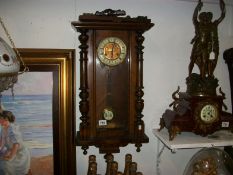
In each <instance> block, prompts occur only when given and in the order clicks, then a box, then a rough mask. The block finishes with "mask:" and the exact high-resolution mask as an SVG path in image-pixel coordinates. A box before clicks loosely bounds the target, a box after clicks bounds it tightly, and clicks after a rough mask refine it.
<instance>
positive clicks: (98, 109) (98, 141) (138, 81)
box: [72, 9, 154, 154]
mask: <svg viewBox="0 0 233 175" xmlns="http://www.w3.org/2000/svg"><path fill="white" fill-rule="evenodd" d="M125 15H126V14H125V12H124V11H122V10H116V11H115V10H111V9H107V10H104V11H102V12H98V11H97V12H96V13H95V14H90V13H86V14H83V15H81V16H79V21H78V22H72V25H73V26H74V27H75V28H76V29H77V31H78V32H79V33H80V36H79V41H80V43H81V45H80V46H79V48H80V50H81V51H80V94H79V96H80V99H81V101H80V103H79V109H80V112H81V117H80V119H81V123H80V126H79V129H80V130H79V131H78V132H77V145H79V146H82V149H83V150H84V154H86V153H87V151H86V150H87V149H88V147H89V146H96V147H98V148H99V150H100V153H117V152H119V147H122V146H126V145H127V144H129V143H134V144H135V145H136V147H137V151H140V147H141V145H142V143H147V142H148V141H149V138H148V137H147V136H146V135H145V133H144V122H143V120H142V118H143V114H142V110H143V107H144V101H143V94H144V93H143V49H144V47H143V45H142V44H143V41H144V37H143V33H144V32H145V31H147V30H149V29H150V28H151V27H152V26H153V25H154V24H153V23H151V20H150V19H147V17H142V16H139V17H136V18H131V17H129V16H125Z"/></svg>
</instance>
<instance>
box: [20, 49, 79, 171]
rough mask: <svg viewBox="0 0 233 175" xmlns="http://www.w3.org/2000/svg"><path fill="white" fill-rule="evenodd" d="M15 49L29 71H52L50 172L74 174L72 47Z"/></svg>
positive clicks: (73, 55) (73, 60) (73, 52)
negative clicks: (51, 153)
mask: <svg viewBox="0 0 233 175" xmlns="http://www.w3.org/2000/svg"><path fill="white" fill-rule="evenodd" d="M19 52H20V55H21V56H22V58H23V61H24V62H25V64H26V65H27V67H28V68H29V72H52V77H53V78H52V79H53V88H52V130H53V172H54V175H67V174H69V175H74V174H76V158H75V157H76V148H75V132H76V127H75V50H73V49H19ZM22 76H23V75H22Z"/></svg>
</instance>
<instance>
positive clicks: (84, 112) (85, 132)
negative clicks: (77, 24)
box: [77, 29, 90, 154]
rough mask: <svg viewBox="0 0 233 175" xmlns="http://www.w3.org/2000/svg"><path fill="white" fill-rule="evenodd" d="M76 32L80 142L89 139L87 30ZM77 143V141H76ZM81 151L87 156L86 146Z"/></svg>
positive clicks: (78, 134)
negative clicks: (78, 54)
mask: <svg viewBox="0 0 233 175" xmlns="http://www.w3.org/2000/svg"><path fill="white" fill-rule="evenodd" d="M78 32H80V33H81V34H80V36H79V41H80V43H81V44H80V46H79V48H80V73H81V75H80V88H79V90H80V93H79V97H80V99H81V100H80V102H79V110H80V113H81V117H80V120H81V121H82V122H81V123H80V132H78V133H77V136H78V137H77V139H82V140H86V139H88V138H89V135H90V133H89V129H88V128H89V127H90V123H89V116H88V112H89V100H88V98H89V92H88V71H87V62H88V56H87V55H88V45H87V42H88V39H89V37H88V35H87V32H88V30H87V29H78ZM77 142H78V140H77ZM82 149H83V150H84V154H87V151H86V150H87V149H88V145H82Z"/></svg>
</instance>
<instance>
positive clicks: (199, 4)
mask: <svg viewBox="0 0 233 175" xmlns="http://www.w3.org/2000/svg"><path fill="white" fill-rule="evenodd" d="M202 6H203V2H201V0H199V1H198V4H197V6H196V8H195V10H194V12H193V24H194V25H196V24H197V23H198V20H197V17H198V11H201V8H202Z"/></svg>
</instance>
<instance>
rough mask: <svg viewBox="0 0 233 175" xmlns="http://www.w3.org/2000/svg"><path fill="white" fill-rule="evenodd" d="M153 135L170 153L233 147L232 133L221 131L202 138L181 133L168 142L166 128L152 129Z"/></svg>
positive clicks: (192, 134) (189, 133)
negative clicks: (192, 149) (189, 149)
mask: <svg viewBox="0 0 233 175" xmlns="http://www.w3.org/2000/svg"><path fill="white" fill-rule="evenodd" d="M153 134H154V135H155V136H156V137H157V138H158V139H159V140H160V141H161V142H163V144H164V145H166V146H167V147H168V148H169V149H171V150H172V151H175V150H176V149H185V148H204V147H218V146H220V147H221V146H231V145H233V133H231V132H230V131H227V130H221V131H217V132H215V133H213V134H212V135H209V136H207V137H202V136H199V135H196V134H194V133H191V132H182V133H181V134H178V135H177V136H176V137H175V138H174V139H173V140H172V141H169V134H168V130H167V129H166V128H164V129H162V130H161V131H158V129H153Z"/></svg>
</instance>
